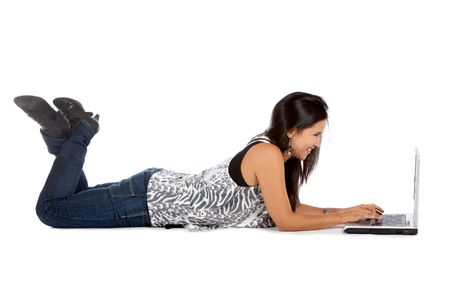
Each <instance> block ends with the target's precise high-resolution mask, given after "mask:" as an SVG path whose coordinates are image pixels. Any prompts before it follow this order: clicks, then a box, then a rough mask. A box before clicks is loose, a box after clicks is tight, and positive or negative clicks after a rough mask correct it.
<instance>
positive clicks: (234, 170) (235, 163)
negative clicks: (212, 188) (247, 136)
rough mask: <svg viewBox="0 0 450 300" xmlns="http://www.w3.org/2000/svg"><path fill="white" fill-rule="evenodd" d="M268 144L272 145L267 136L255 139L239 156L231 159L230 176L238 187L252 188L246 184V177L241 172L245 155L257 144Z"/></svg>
mask: <svg viewBox="0 0 450 300" xmlns="http://www.w3.org/2000/svg"><path fill="white" fill-rule="evenodd" d="M267 142H269V143H271V140H270V138H268V137H267V136H258V137H255V138H253V139H252V140H251V141H250V142H249V143H248V144H247V146H246V147H245V148H244V149H243V150H242V151H240V152H239V153H238V154H236V155H235V156H234V157H233V159H231V161H230V165H229V166H228V173H229V174H230V177H231V179H233V181H234V182H235V183H236V184H237V185H239V186H245V187H250V186H249V185H248V184H247V182H245V180H244V177H243V176H242V172H241V163H242V160H243V159H244V156H245V154H246V153H247V151H248V150H250V148H251V147H253V146H255V145H257V144H261V143H267Z"/></svg>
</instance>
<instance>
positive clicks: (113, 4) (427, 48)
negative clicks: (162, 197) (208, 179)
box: [0, 0, 450, 299]
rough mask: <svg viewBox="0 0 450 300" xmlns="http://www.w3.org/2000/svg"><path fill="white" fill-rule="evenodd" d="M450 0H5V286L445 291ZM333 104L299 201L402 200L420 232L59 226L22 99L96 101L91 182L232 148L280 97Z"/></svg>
mask: <svg viewBox="0 0 450 300" xmlns="http://www.w3.org/2000/svg"><path fill="white" fill-rule="evenodd" d="M444 2H445V1H307V2H306V1H304V2H303V1H261V0H259V1H243V0H240V1H230V0H228V1H197V0H194V1H153V2H152V1H111V0H109V1H80V0H78V1H18V0H14V1H1V2H0V34H1V35H0V37H1V47H0V84H1V88H0V103H1V110H0V112H1V118H0V120H1V124H0V126H1V134H2V147H1V149H2V155H1V166H2V175H3V176H2V185H1V186H2V192H1V193H2V197H1V218H0V222H1V223H0V228H1V229H0V230H1V247H0V253H1V255H0V262H1V267H0V274H1V278H2V279H1V288H0V298H1V299H24V297H30V296H33V297H34V298H36V299H43V298H44V297H45V298H46V299H95V298H96V299H119V298H122V299H123V298H126V299H138V298H149V299H150V298H153V299H155V298H156V299H175V298H180V297H182V298H187V299H194V298H195V299H236V298H242V299H245V298H248V299H311V298H312V299H314V298H321V299H326V298H331V297H333V298H336V299H347V298H365V299H379V298H380V297H386V296H388V297H389V298H391V297H393V296H400V295H403V296H406V297H412V296H414V297H415V298H416V297H417V298H424V297H429V298H430V299H431V298H436V297H437V296H438V295H442V294H443V293H445V291H446V289H444V284H445V282H446V281H444V275H443V276H441V275H440V274H439V272H440V271H441V270H442V271H444V272H446V271H447V270H448V268H449V267H450V265H449V259H448V256H447V253H448V252H449V250H450V249H449V247H448V246H446V245H444V242H445V241H448V237H447V230H445V229H443V225H444V223H445V222H446V221H447V220H446V219H447V216H448V209H449V204H448V202H449V193H448V189H447V188H446V187H447V186H448V183H447V179H448V175H447V172H448V169H449V167H450V164H449V159H448V157H447V155H448V150H449V147H448V146H447V144H448V143H447V142H446V140H447V138H448V133H447V132H448V129H449V126H448V124H447V122H445V120H444V119H445V118H446V117H447V115H448V104H447V102H448V100H449V94H450V93H449V91H448V78H449V69H450V63H449V55H448V53H450V47H449V42H448V28H449V26H450V21H449V18H448V15H449V10H448V9H447V8H446V6H444ZM294 91H304V92H309V93H313V94H317V95H320V96H322V97H323V98H324V99H325V100H326V101H327V103H328V104H329V106H330V110H329V114H330V120H329V127H328V130H327V135H326V137H325V140H324V141H323V145H322V152H321V160H320V163H319V166H318V168H317V169H316V171H315V173H314V174H313V176H312V177H311V180H310V182H309V184H308V185H306V186H304V187H303V188H302V189H301V192H300V199H301V200H302V201H303V202H305V203H308V204H311V205H317V206H328V207H346V206H350V205H356V204H360V203H372V202H373V203H377V204H379V205H380V206H382V207H383V208H384V209H385V210H386V211H388V212H389V211H390V212H396V211H399V210H403V208H406V209H408V210H412V199H411V197H412V187H413V186H412V177H413V170H412V169H413V162H414V158H413V156H414V147H416V146H418V147H419V148H420V150H421V155H422V165H421V167H422V170H421V186H420V196H421V219H420V221H421V226H420V233H419V235H417V236H413V237H403V236H354V235H346V234H343V233H342V227H337V228H334V229H330V230H321V231H310V232H293V233H282V232H278V231H276V230H275V229H273V230H272V229H269V230H264V229H225V230H216V231H210V232H198V233H192V232H188V231H187V230H183V229H172V230H165V229H155V228H153V229H148V228H133V229H103V230H96V229H94V230H92V229H91V230H82V229H74V230H61V229H53V228H50V227H47V226H45V225H43V224H42V223H40V222H39V220H38V218H37V217H36V215H35V212H34V207H35V201H36V199H37V196H38V194H39V192H40V189H41V187H42V185H43V183H44V181H45V178H46V176H47V173H48V170H49V169H50V166H51V163H52V156H51V155H49V154H48V153H47V152H46V148H45V146H44V144H43V142H42V140H41V137H40V135H39V130H38V126H37V124H35V123H34V122H33V121H32V120H30V119H29V118H27V117H26V116H25V114H24V113H23V112H22V111H21V110H20V109H18V108H17V107H16V106H15V105H14V103H13V101H12V100H13V98H14V97H15V96H18V95H24V94H31V95H38V96H41V97H44V98H45V99H47V100H48V101H51V100H52V99H53V98H55V97H61V96H67V97H72V98H75V99H78V100H80V101H81V102H82V103H83V104H84V106H85V108H86V109H88V110H92V111H94V112H96V113H99V114H100V115H101V130H100V132H99V134H98V135H97V136H96V137H95V138H94V140H93V141H92V143H91V145H90V148H89V152H88V156H87V159H86V165H85V171H86V173H87V175H88V178H89V181H90V183H91V184H97V183H102V182H108V181H117V180H120V179H123V178H126V177H128V176H130V175H132V174H135V173H137V172H140V171H141V170H143V169H144V168H148V167H163V168H166V169H172V170H176V171H180V172H187V173H196V172H199V171H201V170H203V169H205V168H208V167H210V166H213V165H215V164H217V163H219V162H221V161H223V160H224V159H226V158H228V157H230V156H231V155H234V154H235V153H236V152H237V151H239V150H241V149H242V148H243V147H244V146H245V143H246V142H247V141H248V139H249V138H251V137H252V136H254V135H255V134H257V133H260V132H262V131H263V130H264V129H265V128H266V127H267V126H268V124H269V121H270V113H271V111H272V108H273V106H274V105H275V104H276V102H277V101H279V100H280V99H281V98H282V97H284V96H285V95H286V94H288V93H290V92H294Z"/></svg>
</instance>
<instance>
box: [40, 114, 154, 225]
mask: <svg viewBox="0 0 450 300" xmlns="http://www.w3.org/2000/svg"><path fill="white" fill-rule="evenodd" d="M93 136H94V133H93V131H92V130H91V128H90V126H89V125H88V124H87V123H86V122H85V121H80V122H79V123H78V124H77V125H76V126H75V127H74V128H73V131H72V134H71V136H70V137H69V138H68V139H67V140H66V141H65V142H64V144H63V145H62V146H61V148H60V151H59V153H58V154H57V156H56V159H55V162H54V163H53V166H52V169H51V171H50V174H49V176H48V178H47V181H46V183H45V185H44V188H43V189H42V192H41V194H40V196H39V200H38V203H37V205H36V212H37V215H38V216H39V218H40V219H41V221H42V222H43V223H45V224H47V225H49V226H53V227H59V228H88V227H94V228H101V227H108V228H109V227H129V226H151V223H150V218H149V215H148V207H147V195H146V189H147V183H148V180H149V178H150V176H151V175H152V174H154V173H155V172H157V171H158V170H160V169H147V170H145V171H143V172H141V173H138V174H136V175H134V176H132V177H130V178H128V179H125V180H122V181H120V182H118V183H112V184H108V185H106V186H105V185H99V186H97V187H93V188H88V189H86V190H83V191H80V192H78V193H75V190H76V186H77V184H78V181H77V180H78V178H79V176H80V174H81V171H82V168H83V163H84V159H85V155H86V152H87V146H88V145H89V143H90V140H91V138H92V137H93Z"/></svg>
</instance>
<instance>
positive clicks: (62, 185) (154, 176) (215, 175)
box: [14, 92, 383, 231]
mask: <svg viewBox="0 0 450 300" xmlns="http://www.w3.org/2000/svg"><path fill="white" fill-rule="evenodd" d="M14 102H15V103H16V104H17V105H18V106H19V107H20V108H21V109H22V110H23V111H25V113H27V114H28V115H29V116H30V117H31V118H32V119H33V120H35V121H36V122H38V123H39V124H40V126H41V134H42V137H43V139H44V141H45V143H46V145H47V148H48V150H49V152H50V153H51V154H54V155H55V156H56V158H55V161H54V163H53V166H52V168H51V170H50V174H49V176H48V178H47V181H46V183H45V185H44V188H43V189H42V192H41V194H40V196H39V199H38V202H37V205H36V213H37V215H38V217H39V218H40V220H41V221H42V222H43V223H44V224H47V225H49V226H53V227H58V228H77V227H78V228H80V227H82V228H88V227H96V228H98V227H127V226H128V227H129V226H152V227H165V228H172V227H185V228H187V229H189V230H203V229H214V228H224V227H273V226H276V227H277V228H278V229H279V230H281V231H297V230H313V229H320V228H329V227H333V226H335V225H337V224H343V223H346V222H355V221H358V220H360V219H380V217H381V214H382V212H383V210H382V209H381V208H380V207H378V206H377V205H374V204H369V205H358V206H355V207H351V208H346V209H337V208H317V207H313V206H309V205H306V204H304V203H301V202H300V201H299V199H298V188H299V185H301V184H303V183H305V182H306V181H307V179H308V176H309V175H310V173H311V172H312V170H313V169H314V167H315V166H316V164H317V161H318V157H319V149H320V142H321V137H322V133H323V131H324V129H325V125H326V122H327V118H328V113H327V109H328V106H327V104H326V103H325V101H323V99H322V98H320V97H318V96H315V95H311V94H307V93H302V92H295V93H292V94H289V95H287V96H286V97H284V98H283V99H281V100H280V101H279V102H278V103H277V104H276V105H275V107H274V109H273V112H272V119H271V123H270V126H269V128H268V129H267V130H266V131H264V132H263V133H262V134H260V135H257V136H255V137H254V138H253V139H251V141H250V142H249V143H248V145H247V146H246V147H245V148H244V149H243V150H242V151H240V152H239V153H238V154H236V155H235V156H234V157H232V158H229V159H227V160H225V161H224V162H222V163H221V164H219V165H217V166H214V167H212V168H209V169H207V170H204V171H202V172H201V173H199V174H185V173H177V172H173V171H170V170H165V169H161V168H150V169H146V170H144V171H142V172H140V173H138V174H136V175H134V176H131V177H130V178H128V179H124V180H122V181H120V182H115V183H106V184H100V185H97V186H94V187H88V184H87V180H86V176H85V174H84V172H83V163H84V159H85V155H86V151H87V146H88V145H89V143H90V141H91V139H92V138H93V137H94V135H95V134H96V133H97V132H98V130H99V122H98V121H99V116H98V115H96V116H94V117H92V115H93V114H92V113H90V112H86V111H85V110H84V108H83V106H82V105H81V103H79V102H78V101H76V100H73V99H70V98H56V99H55V100H54V101H53V103H54V105H55V106H56V107H57V108H58V109H59V111H55V110H54V109H53V108H52V107H51V106H50V105H49V104H48V103H47V102H46V101H45V100H44V99H42V98H39V97H35V96H20V97H17V98H15V99H14Z"/></svg>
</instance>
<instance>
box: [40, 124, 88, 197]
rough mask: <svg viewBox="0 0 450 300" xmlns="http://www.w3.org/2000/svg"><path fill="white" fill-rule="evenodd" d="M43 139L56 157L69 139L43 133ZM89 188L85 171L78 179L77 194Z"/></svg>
mask: <svg viewBox="0 0 450 300" xmlns="http://www.w3.org/2000/svg"><path fill="white" fill-rule="evenodd" d="M41 135H42V139H43V140H44V142H45V144H46V145H47V149H48V152H49V153H50V154H53V155H55V156H57V155H58V153H59V151H60V149H61V146H62V145H63V144H64V143H65V142H66V140H67V138H54V137H50V136H48V135H46V134H44V133H43V132H42V131H41ZM87 188H88V181H87V178H86V175H85V174H84V171H83V170H81V174H80V177H79V178H78V183H77V187H76V188H75V193H78V192H81V191H83V190H85V189H87Z"/></svg>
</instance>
